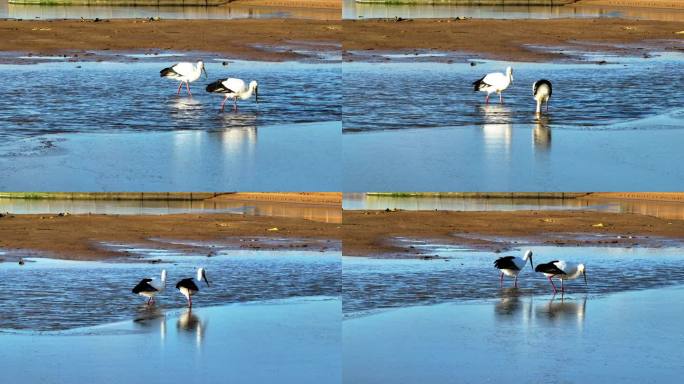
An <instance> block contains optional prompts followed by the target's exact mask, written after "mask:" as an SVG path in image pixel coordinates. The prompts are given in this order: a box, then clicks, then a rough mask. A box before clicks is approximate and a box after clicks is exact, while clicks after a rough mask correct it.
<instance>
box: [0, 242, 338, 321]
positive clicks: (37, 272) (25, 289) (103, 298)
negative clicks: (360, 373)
mask: <svg viewBox="0 0 684 384" xmlns="http://www.w3.org/2000/svg"><path fill="white" fill-rule="evenodd" d="M205 246H206V247H207V248H206V249H207V251H206V252H204V253H201V254H200V253H199V251H198V253H194V254H193V253H188V252H183V251H177V250H173V249H167V250H165V249H139V248H138V249H136V248H135V247H134V246H130V245H120V246H119V247H118V249H119V250H120V251H121V252H122V255H123V252H125V251H129V252H131V253H132V254H134V255H140V256H144V257H149V258H152V259H161V260H162V262H161V263H155V264H150V263H148V262H144V259H143V260H141V261H143V262H138V263H135V262H134V261H135V260H128V261H120V262H79V261H61V260H51V259H35V260H34V261H35V262H33V261H31V262H27V263H26V265H24V266H19V265H18V264H17V263H14V262H12V263H9V262H6V263H0V276H1V277H2V278H1V279H0V329H2V328H9V329H29V330H58V329H69V328H75V327H83V326H90V325H97V324H104V323H109V322H114V321H119V320H126V319H130V318H134V317H136V316H138V315H140V314H145V313H147V312H149V311H156V310H167V309H174V308H183V307H185V306H186V302H185V298H184V297H183V296H182V295H181V294H180V293H179V292H178V291H177V290H176V289H175V284H176V282H178V281H179V280H181V279H183V278H186V277H195V275H196V269H197V268H198V267H204V268H205V269H206V271H207V278H208V279H209V282H210V286H209V287H207V286H206V285H205V284H204V283H202V284H201V285H200V286H199V287H200V292H199V293H198V294H197V295H196V296H195V297H193V306H194V307H198V308H199V307H203V306H209V305H218V304H228V303H237V302H251V301H262V300H272V299H283V298H290V297H303V296H338V295H339V292H340V269H341V263H340V257H339V253H336V252H323V253H321V252H295V251H288V252H283V251H259V252H256V251H235V250H230V251H229V250H226V249H222V248H221V247H220V246H211V245H209V244H205ZM210 250H211V251H213V252H214V253H215V254H216V256H215V257H207V256H206V255H207V253H208V252H209V251H210ZM162 269H166V270H167V273H168V280H167V286H166V290H165V291H163V292H162V293H160V294H159V295H157V304H156V306H155V307H154V308H147V307H146V306H145V300H146V299H145V298H143V297H140V296H137V295H134V294H133V293H131V289H132V288H133V287H134V286H135V285H136V284H137V283H138V282H139V281H140V279H142V278H145V277H150V278H156V279H159V275H160V272H161V270H162Z"/></svg>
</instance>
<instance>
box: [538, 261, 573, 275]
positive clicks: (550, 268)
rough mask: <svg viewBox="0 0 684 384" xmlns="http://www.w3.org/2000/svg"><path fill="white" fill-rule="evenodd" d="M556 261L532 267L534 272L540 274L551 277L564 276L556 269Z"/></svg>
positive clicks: (561, 271) (563, 273)
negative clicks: (547, 274)
mask: <svg viewBox="0 0 684 384" xmlns="http://www.w3.org/2000/svg"><path fill="white" fill-rule="evenodd" d="M557 262H558V260H554V261H551V262H549V263H546V264H537V266H536V267H534V271H535V272H542V273H550V274H552V275H565V272H564V271H563V270H561V269H559V268H558V267H556V264H554V263H557Z"/></svg>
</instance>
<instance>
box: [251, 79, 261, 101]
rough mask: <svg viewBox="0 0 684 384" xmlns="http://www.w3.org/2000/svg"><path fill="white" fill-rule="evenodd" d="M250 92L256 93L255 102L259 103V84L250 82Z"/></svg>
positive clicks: (253, 81)
mask: <svg viewBox="0 0 684 384" xmlns="http://www.w3.org/2000/svg"><path fill="white" fill-rule="evenodd" d="M249 90H250V91H251V92H254V100H255V101H256V102H257V103H259V83H257V82H256V80H252V81H250V82H249Z"/></svg>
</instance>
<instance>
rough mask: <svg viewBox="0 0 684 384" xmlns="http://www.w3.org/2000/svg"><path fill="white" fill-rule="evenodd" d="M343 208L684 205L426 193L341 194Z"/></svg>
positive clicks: (681, 207)
mask: <svg viewBox="0 0 684 384" xmlns="http://www.w3.org/2000/svg"><path fill="white" fill-rule="evenodd" d="M342 207H343V209H345V210H384V209H404V210H419V211H432V210H439V211H445V210H446V211H524V210H591V211H600V212H613V213H637V214H641V215H649V216H655V217H660V218H664V219H680V220H681V219H684V204H682V203H679V202H667V201H643V200H625V199H619V200H611V199H601V198H576V199H555V198H539V199H534V198H518V197H516V198H509V199H507V198H459V197H429V196H401V197H394V196H383V195H372V194H363V193H345V194H344V198H343V201H342Z"/></svg>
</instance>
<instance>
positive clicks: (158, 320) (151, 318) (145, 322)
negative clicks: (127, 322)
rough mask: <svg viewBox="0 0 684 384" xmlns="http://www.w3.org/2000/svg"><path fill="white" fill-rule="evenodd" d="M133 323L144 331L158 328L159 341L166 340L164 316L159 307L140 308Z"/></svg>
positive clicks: (145, 306)
mask: <svg viewBox="0 0 684 384" xmlns="http://www.w3.org/2000/svg"><path fill="white" fill-rule="evenodd" d="M133 323H134V324H136V325H137V326H139V327H141V328H144V329H146V330H154V329H156V328H159V336H160V338H161V340H162V341H164V340H166V314H165V313H164V312H163V311H162V310H161V309H160V308H159V307H157V306H149V305H144V306H141V307H140V311H139V312H138V314H137V316H136V317H135V319H134V320H133Z"/></svg>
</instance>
